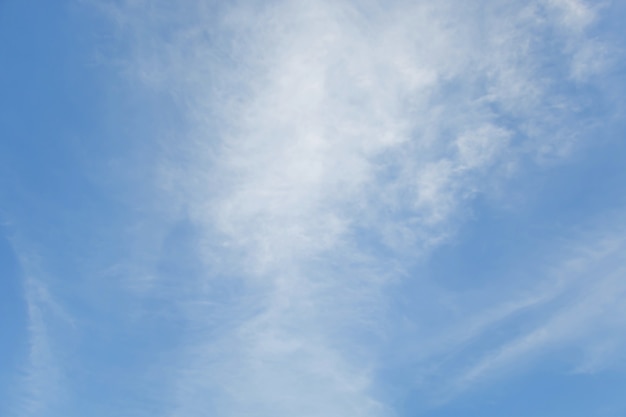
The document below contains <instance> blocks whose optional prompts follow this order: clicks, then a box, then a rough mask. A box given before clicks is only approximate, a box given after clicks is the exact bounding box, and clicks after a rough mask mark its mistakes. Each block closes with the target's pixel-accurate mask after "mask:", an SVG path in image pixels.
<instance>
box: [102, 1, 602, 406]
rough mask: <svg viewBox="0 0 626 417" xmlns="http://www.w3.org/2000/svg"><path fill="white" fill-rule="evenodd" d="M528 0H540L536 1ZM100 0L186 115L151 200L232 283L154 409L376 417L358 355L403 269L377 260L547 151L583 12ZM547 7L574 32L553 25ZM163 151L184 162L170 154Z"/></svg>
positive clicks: (138, 65) (410, 247)
mask: <svg viewBox="0 0 626 417" xmlns="http://www.w3.org/2000/svg"><path fill="white" fill-rule="evenodd" d="M547 6H553V7H555V8H556V9H557V10H559V11H560V12H559V13H557V16H554V15H553V14H550V13H545V14H541V13H540V11H541V10H544V9H545V8H546V7H547ZM111 10H112V12H111V15H112V16H114V18H115V19H116V21H117V22H118V23H119V25H120V27H121V28H122V29H123V33H124V35H125V36H126V38H124V39H126V41H128V42H130V45H131V52H130V57H129V64H128V69H129V71H130V72H131V73H132V74H134V76H136V77H137V79H138V80H141V81H142V82H144V83H145V85H147V86H148V87H149V88H154V89H157V90H161V91H164V92H166V93H168V94H170V95H171V96H172V97H173V98H174V100H175V101H176V102H177V103H178V104H179V106H180V107H181V108H182V109H183V112H184V113H185V117H184V119H185V120H184V126H181V127H180V132H181V133H180V135H179V137H177V138H176V141H177V143H174V142H172V143H166V144H165V146H164V148H165V155H164V161H163V167H162V173H163V175H162V177H161V178H160V179H159V181H160V184H159V186H160V187H162V188H163V189H164V193H165V194H164V196H167V197H164V199H165V198H168V199H169V202H168V203H167V204H169V205H171V207H172V208H171V212H174V213H175V212H176V211H177V210H178V209H179V208H181V207H185V208H186V210H187V211H188V212H189V214H190V217H191V219H192V221H193V222H194V223H195V224H197V225H198V227H201V228H202V230H204V233H205V240H206V242H207V243H206V248H205V249H206V250H207V251H208V250H209V248H210V250H211V251H212V253H208V252H207V253H206V255H205V256H206V258H207V259H209V258H210V259H215V258H216V257H217V258H219V257H227V258H228V259H229V260H230V265H229V267H228V273H229V275H230V276H234V278H231V279H232V280H239V281H238V282H239V283H240V288H241V289H240V291H241V293H242V294H240V295H238V297H235V298H234V299H235V301H233V302H232V303H233V305H231V306H229V307H228V308H226V307H225V308H226V309H227V310H228V311H229V312H237V314H236V315H235V317H237V320H229V321H228V327H227V328H225V329H222V330H221V331H220V332H219V334H217V335H216V334H214V333H210V332H207V334H200V335H193V339H194V340H195V342H194V348H192V349H190V351H191V352H192V353H189V352H181V359H180V361H181V363H182V364H183V365H182V366H183V368H184V370H183V371H182V372H181V373H180V375H179V377H178V379H177V381H176V382H175V385H177V386H178V393H179V395H178V397H177V398H176V399H175V401H176V402H177V406H176V410H178V411H176V412H175V413H174V415H196V414H201V413H203V412H205V410H206V407H207V406H209V404H210V405H211V406H213V407H217V409H218V410H219V413H218V414H220V415H224V416H228V415H241V414H246V413H249V412H250V410H254V411H255V414H256V415H259V416H264V415H272V416H276V415H292V414H298V415H302V414H303V411H302V410H310V411H309V412H310V415H325V416H340V415H341V416H345V415H357V416H359V415H362V416H373V415H386V414H388V413H389V410H386V409H385V408H384V407H383V406H382V405H381V403H380V401H379V400H378V399H377V397H376V393H375V384H376V381H375V380H374V378H373V371H374V370H375V369H376V367H377V363H376V360H375V359H374V358H375V357H376V354H377V353H376V351H375V349H376V346H377V343H378V334H379V332H380V331H381V328H382V327H384V323H383V322H382V316H381V315H380V314H379V312H380V310H381V309H382V308H383V307H382V306H384V304H385V298H384V293H385V291H384V289H385V286H386V285H387V283H388V282H390V281H393V280H395V279H401V278H400V277H399V276H396V274H395V271H394V270H389V271H390V272H385V273H381V271H385V270H386V269H387V268H390V265H392V264H393V263H394V262H395V259H396V258H395V257H397V259H402V256H404V255H406V254H408V253H411V254H412V256H413V257H417V256H424V254H426V253H427V251H428V250H430V249H432V248H433V247H435V246H436V245H438V244H439V243H440V242H441V241H442V240H444V239H445V238H446V236H448V234H449V233H451V232H452V231H453V230H454V227H455V223H456V222H457V221H458V218H459V217H460V216H462V212H463V208H464V207H465V206H466V205H467V204H468V202H469V201H471V199H472V197H473V196H475V195H476V194H477V193H480V192H482V191H484V190H485V189H486V188H488V186H489V184H493V183H496V182H498V181H506V177H507V175H509V173H510V172H511V166H515V165H517V166H523V165H524V163H525V162H524V161H525V160H527V159H531V160H533V159H537V158H540V157H546V156H552V157H555V158H556V157H561V155H562V154H563V153H564V152H562V151H563V149H565V148H566V147H568V146H569V144H570V142H571V140H572V139H571V137H570V136H569V135H568V134H567V132H564V131H563V130H562V129H560V128H559V126H560V125H561V124H562V123H563V122H564V121H565V120H567V122H568V123H571V121H572V114H571V112H570V111H569V110H568V106H567V104H568V100H571V99H570V98H568V97H567V96H564V95H559V94H557V92H556V90H557V89H554V88H553V86H554V84H555V83H558V82H566V81H563V80H564V79H566V75H567V74H569V73H570V72H572V71H573V72H574V73H582V72H581V71H582V70H580V69H578V70H577V69H572V68H570V65H569V62H570V60H571V59H572V57H574V56H576V54H580V53H582V52H581V51H582V50H583V49H584V48H588V47H591V44H589V43H582V42H581V41H580V39H581V37H583V35H582V34H581V33H582V31H583V29H584V28H585V27H586V26H588V25H590V24H591V22H592V21H593V19H592V18H591V17H590V16H591V12H590V11H589V9H588V8H587V7H586V6H585V5H584V4H583V3H582V2H578V1H548V2H541V1H537V2H531V3H527V2H519V3H517V2H496V3H494V2H478V3H472V4H467V3H466V2H454V1H443V2H437V3H436V4H435V3H433V2H427V1H420V2H403V1H395V2H391V3H388V4H386V5H385V6H384V7H382V5H378V4H376V2H365V3H358V4H356V3H355V4H352V3H349V2H327V1H301V2H289V1H285V2H265V3H263V4H260V3H257V2H238V3H236V4H233V5H230V6H219V7H218V6H215V7H213V6H206V4H205V3H204V2H198V1H187V2H183V3H182V4H181V5H180V6H174V5H165V4H164V3H161V2H149V1H143V2H126V3H124V4H123V5H122V6H119V7H118V8H115V7H112V8H111ZM559 25H565V26H567V27H568V28H575V30H573V31H568V30H566V31H563V32H560V33H559V34H558V36H557V38H556V39H552V37H553V36H555V35H554V32H553V31H551V29H553V28H554V27H556V26H559ZM570 32H571V33H570ZM548 37H551V39H550V42H549V44H550V45H551V47H552V48H555V47H554V45H555V44H556V45H557V50H556V51H555V50H553V49H550V48H549V47H548V46H547V44H548V43H547V38H548ZM579 43H580V44H581V45H583V46H582V47H581V48H583V49H580V50H579V48H577V45H578V44H579ZM558 47H561V48H562V49H558ZM563 63H566V64H563ZM551 64H553V65H551ZM555 68H556V69H555ZM585 71H586V70H585ZM583 72H584V71H583ZM577 78H581V77H577ZM181 148H182V150H183V151H182V153H183V154H184V155H185V157H184V158H181V159H179V158H176V157H172V156H168V153H170V154H171V155H173V154H177V153H179V152H180V149H181ZM364 236H365V237H364ZM366 240H367V241H366ZM368 245H369V246H376V247H379V248H380V250H379V251H378V252H377V251H372V250H368V249H367V248H366V247H367V246H368ZM383 252H384V254H385V255H384V256H381V255H377V253H383ZM233 265H234V266H233ZM216 274H217V275H219V274H220V271H217V272H216ZM181 280H182V282H181V285H189V286H194V288H196V291H197V292H198V293H199V294H201V296H202V297H206V298H210V297H212V295H211V292H210V286H204V285H202V284H198V283H197V282H196V281H193V282H185V281H184V278H183V279H181ZM206 280H219V278H216V277H206ZM206 288H209V289H206ZM539 298H541V297H539ZM531 300H532V299H531ZM535 302H538V301H524V302H521V303H513V304H514V307H511V308H508V307H506V308H504V311H505V312H504V313H495V314H496V316H497V315H499V314H504V316H508V315H510V314H512V313H513V312H514V311H517V310H519V309H522V308H527V306H529V305H532V304H533V303H535ZM189 311H190V314H189V316H188V317H187V320H189V321H190V322H193V323H196V324H199V323H205V322H212V323H213V322H215V320H216V319H215V314H216V313H215V311H214V310H213V309H206V310H203V309H202V308H198V309H196V308H194V309H190V310H189ZM218 316H219V314H218ZM486 320H487V321H490V320H495V321H497V320H499V319H497V318H496V319H494V318H489V317H488V318H487V319H486ZM483 326H485V325H483V324H480V323H479V324H476V325H474V327H475V328H476V329H481V328H482V327H483ZM477 331H480V330H477ZM462 338H463V337H462ZM531 339H532V340H531ZM539 339H541V338H540V337H539V336H536V335H533V334H530V335H528V336H526V338H525V339H522V340H521V341H520V342H518V343H517V344H516V345H514V346H512V347H505V348H504V349H503V350H502V351H501V353H500V354H499V356H500V357H508V356H512V355H513V354H512V353H507V352H509V351H511V352H513V351H518V350H520V349H527V348H524V347H523V346H526V345H530V344H537V343H539V342H537V340H539ZM497 360H500V361H501V360H503V359H497ZM490 366H492V365H489V364H488V363H487V362H485V363H481V364H478V365H476V368H475V370H470V371H468V374H467V375H469V376H471V375H474V374H476V375H478V374H482V373H484V372H486V371H484V370H483V369H487V368H489V367H490ZM469 376H466V377H467V378H469ZM461 378H464V377H461ZM467 378H466V379H467ZM204 392H209V393H212V395H213V394H214V395H215V398H209V399H207V397H206V396H205V395H204V394H203V393H204ZM305 415H307V414H305Z"/></svg>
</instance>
